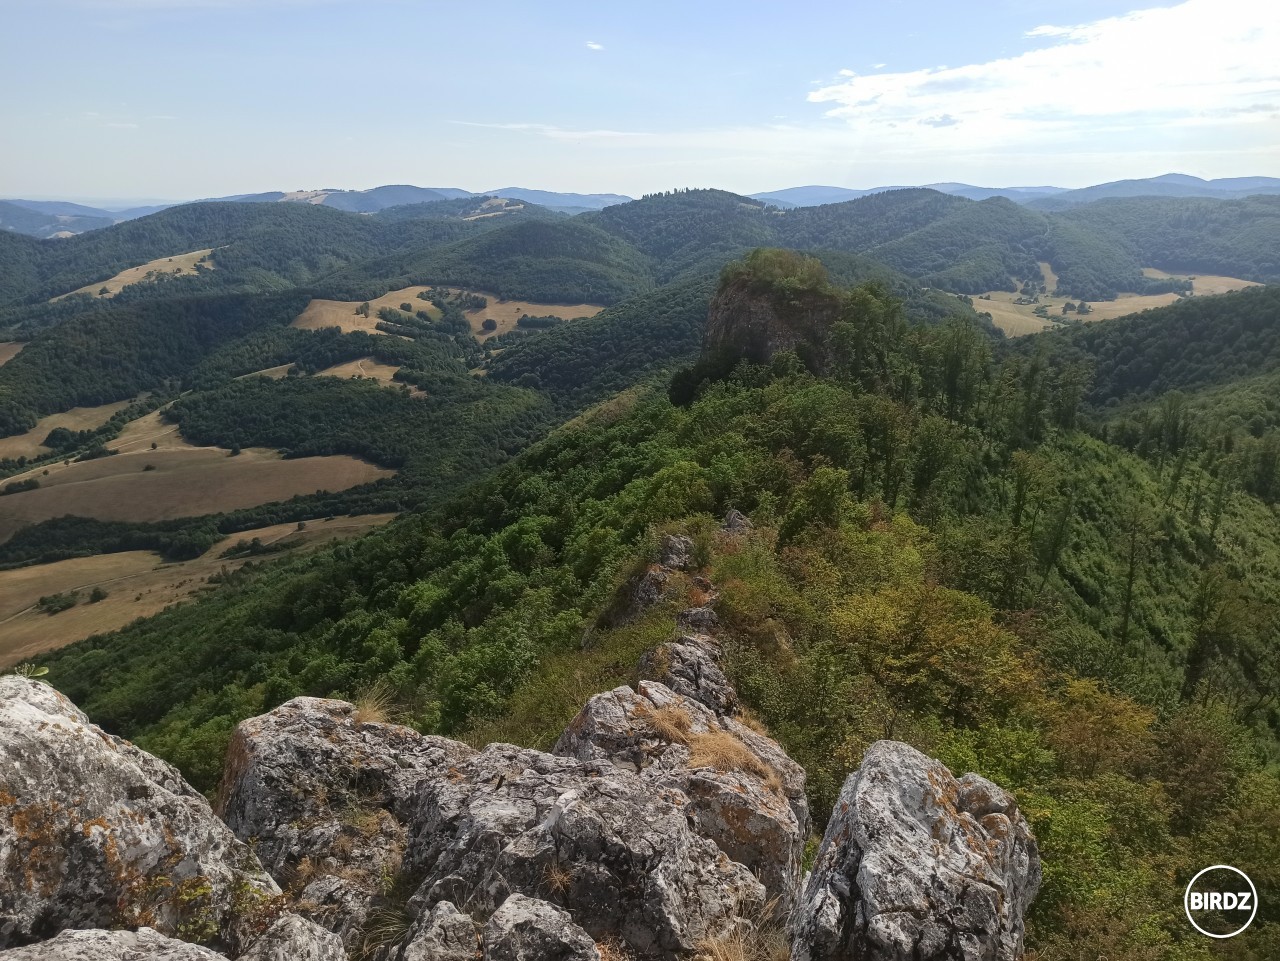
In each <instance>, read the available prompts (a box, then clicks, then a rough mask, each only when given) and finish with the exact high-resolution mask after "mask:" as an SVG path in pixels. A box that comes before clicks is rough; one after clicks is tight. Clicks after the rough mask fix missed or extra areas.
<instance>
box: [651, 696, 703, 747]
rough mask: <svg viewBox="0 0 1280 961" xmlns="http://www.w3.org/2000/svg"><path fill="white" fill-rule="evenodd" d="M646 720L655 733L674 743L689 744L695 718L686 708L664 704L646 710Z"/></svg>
mask: <svg viewBox="0 0 1280 961" xmlns="http://www.w3.org/2000/svg"><path fill="white" fill-rule="evenodd" d="M644 716H645V720H646V721H647V722H648V723H649V726H650V727H651V728H653V733H655V734H656V735H658V737H660V738H662V740H664V741H668V742H670V743H672V744H688V743H689V742H690V737H691V733H690V732H691V731H692V729H693V718H691V717H690V716H689V712H688V711H686V710H685V709H684V708H682V707H679V706H677V705H674V704H664V705H663V706H662V707H660V708H658V709H657V710H650V711H646V712H645V715H644Z"/></svg>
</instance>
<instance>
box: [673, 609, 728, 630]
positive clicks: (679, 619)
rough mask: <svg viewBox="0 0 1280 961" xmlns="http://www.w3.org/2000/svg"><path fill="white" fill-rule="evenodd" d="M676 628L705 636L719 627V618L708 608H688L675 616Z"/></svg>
mask: <svg viewBox="0 0 1280 961" xmlns="http://www.w3.org/2000/svg"><path fill="white" fill-rule="evenodd" d="M676 626H677V627H679V628H680V629H681V630H682V631H692V632H694V633H697V634H706V633H708V632H710V631H714V630H716V628H718V627H719V626H720V618H719V617H717V616H716V612H715V611H714V610H712V609H711V608H710V607H706V606H703V607H690V608H687V609H686V610H683V611H681V612H680V613H679V614H677V615H676Z"/></svg>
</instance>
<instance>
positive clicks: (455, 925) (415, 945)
mask: <svg viewBox="0 0 1280 961" xmlns="http://www.w3.org/2000/svg"><path fill="white" fill-rule="evenodd" d="M407 940H408V943H407V944H406V945H405V946H404V947H403V948H400V949H397V948H394V947H393V948H392V949H391V950H389V951H387V952H385V953H384V954H382V955H380V958H383V959H388V961H475V959H476V956H477V955H478V954H479V951H480V935H479V932H478V931H477V929H476V924H475V922H474V921H472V920H471V916H470V915H468V914H464V913H463V912H461V911H459V910H458V909H457V908H456V907H455V906H454V905H453V903H452V902H450V901H440V902H439V903H437V904H436V905H434V906H433V907H432V908H431V910H430V911H428V912H426V913H425V914H424V915H423V916H422V917H421V918H419V920H418V921H417V923H416V924H414V925H413V927H412V928H411V929H410V931H409V936H408V939H407Z"/></svg>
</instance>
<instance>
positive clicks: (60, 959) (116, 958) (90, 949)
mask: <svg viewBox="0 0 1280 961" xmlns="http://www.w3.org/2000/svg"><path fill="white" fill-rule="evenodd" d="M0 958H2V959H3V961H142V959H145V961H226V958H224V957H223V956H222V955H220V954H214V953H213V952H212V951H210V950H209V949H208V948H202V947H199V946H198V945H194V944H187V943H186V942H185V941H175V940H174V939H173V938H166V937H165V936H164V935H163V934H160V933H159V932H157V931H154V930H152V929H151V928H139V929H138V930H137V931H100V930H89V931H63V932H62V933H61V934H59V935H58V936H57V937H56V938H51V939H50V940H48V941H42V942H40V943H39V944H32V945H28V946H27V947H25V948H13V949H12V950H9V951H0Z"/></svg>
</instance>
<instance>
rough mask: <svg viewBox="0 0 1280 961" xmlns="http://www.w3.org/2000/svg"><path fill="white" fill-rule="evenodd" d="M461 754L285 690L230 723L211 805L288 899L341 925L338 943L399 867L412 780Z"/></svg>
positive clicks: (334, 926) (330, 924) (348, 937)
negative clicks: (260, 710) (285, 697)
mask: <svg viewBox="0 0 1280 961" xmlns="http://www.w3.org/2000/svg"><path fill="white" fill-rule="evenodd" d="M472 753H473V752H472V750H471V748H469V747H467V746H466V745H464V744H460V743H458V742H456V741H450V740H446V739H445V738H439V737H428V736H424V735H422V734H419V733H418V732H416V731H413V730H411V729H409V728H407V727H401V726H400V725H396V724H386V723H381V722H375V721H365V720H363V719H362V718H361V716H360V712H359V710H358V709H357V708H356V707H355V706H354V705H352V704H348V703H347V702H345V701H335V700H327V699H322V698H313V697H299V698H294V699H293V700H292V701H289V702H287V703H285V704H282V705H280V707H278V708H276V709H275V710H273V711H271V712H270V713H268V714H264V715H262V716H261V717H255V718H251V719H249V720H247V721H244V722H242V723H241V724H240V725H239V726H238V727H237V728H236V731H235V735H234V737H233V738H232V740H231V746H230V748H229V750H228V753H227V762H226V766H225V769H224V771H223V777H222V789H221V792H220V794H219V797H218V805H217V807H218V811H219V813H220V814H221V815H222V816H223V817H224V818H225V819H226V821H227V824H228V825H230V826H231V828H232V829H233V830H234V831H235V832H236V834H237V835H238V836H239V837H241V838H243V839H244V840H246V841H247V840H249V839H253V841H254V844H255V846H256V850H257V852H258V855H259V856H260V857H261V858H262V859H263V862H264V863H265V865H266V866H267V869H268V870H269V871H271V872H272V873H273V874H274V875H275V876H276V877H278V878H280V879H281V881H282V882H287V883H288V884H289V885H290V886H291V889H292V891H293V893H294V894H295V895H296V896H297V899H298V904H299V910H300V911H301V912H302V913H303V914H304V915H305V916H307V917H309V918H312V919H313V920H317V921H319V922H320V923H321V924H323V925H324V926H325V927H327V928H329V929H330V930H333V931H338V932H341V933H342V935H343V939H344V941H345V942H346V943H347V945H348V947H349V948H350V947H353V946H354V944H355V943H356V941H357V940H358V938H359V934H360V932H361V930H362V928H363V924H364V917H365V915H366V914H367V913H368V911H369V910H370V906H371V903H372V902H373V900H374V899H375V897H376V896H377V895H378V893H379V892H380V890H381V889H382V888H383V887H384V886H385V885H386V883H387V881H388V879H389V878H392V877H394V876H395V875H396V874H397V872H399V870H400V858H401V855H402V854H403V851H404V845H405V829H404V826H403V820H404V818H405V816H406V813H407V811H408V808H407V804H408V801H409V799H410V798H411V797H412V795H413V788H414V785H415V784H416V783H417V782H418V781H420V780H421V779H423V778H424V777H435V776H439V775H440V774H441V773H442V772H444V771H447V770H448V769H449V768H450V767H451V766H452V765H454V764H456V763H457V762H459V761H460V760H462V759H464V758H466V757H467V756H469V755H470V754H472Z"/></svg>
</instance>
